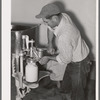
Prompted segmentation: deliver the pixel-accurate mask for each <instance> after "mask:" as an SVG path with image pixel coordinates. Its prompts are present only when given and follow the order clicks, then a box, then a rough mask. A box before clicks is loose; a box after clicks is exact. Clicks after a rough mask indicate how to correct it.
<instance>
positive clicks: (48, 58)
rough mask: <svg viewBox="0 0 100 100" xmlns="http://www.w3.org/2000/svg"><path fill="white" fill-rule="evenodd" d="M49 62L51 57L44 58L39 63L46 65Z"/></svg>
mask: <svg viewBox="0 0 100 100" xmlns="http://www.w3.org/2000/svg"><path fill="white" fill-rule="evenodd" d="M49 60H50V57H49V56H44V57H42V58H41V59H40V61H39V63H40V64H41V65H44V64H47V63H48V61H49Z"/></svg>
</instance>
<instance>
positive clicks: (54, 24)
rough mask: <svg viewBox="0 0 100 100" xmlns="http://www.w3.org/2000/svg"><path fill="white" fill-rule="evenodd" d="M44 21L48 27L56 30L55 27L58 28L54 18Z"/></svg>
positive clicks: (44, 19)
mask: <svg viewBox="0 0 100 100" xmlns="http://www.w3.org/2000/svg"><path fill="white" fill-rule="evenodd" d="M42 20H43V22H45V23H46V24H47V25H48V26H50V27H51V28H54V27H55V26H56V22H55V20H54V19H53V17H52V18H50V19H46V18H43V19H42Z"/></svg>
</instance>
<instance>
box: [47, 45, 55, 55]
mask: <svg viewBox="0 0 100 100" xmlns="http://www.w3.org/2000/svg"><path fill="white" fill-rule="evenodd" d="M47 52H48V53H49V54H51V55H53V54H54V53H55V49H54V48H52V47H48V48H47Z"/></svg>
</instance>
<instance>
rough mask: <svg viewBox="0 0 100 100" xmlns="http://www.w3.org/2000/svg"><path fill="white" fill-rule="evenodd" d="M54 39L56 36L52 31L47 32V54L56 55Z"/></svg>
mask: <svg viewBox="0 0 100 100" xmlns="http://www.w3.org/2000/svg"><path fill="white" fill-rule="evenodd" d="M53 37H54V34H53V32H52V31H50V30H49V29H48V30H47V38H48V50H47V52H48V53H50V54H54V51H55V50H54V48H53V43H52V41H53Z"/></svg>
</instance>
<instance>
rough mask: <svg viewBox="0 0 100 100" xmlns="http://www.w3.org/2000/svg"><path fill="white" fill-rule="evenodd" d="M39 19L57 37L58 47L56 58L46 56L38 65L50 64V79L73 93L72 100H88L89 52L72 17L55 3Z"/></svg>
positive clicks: (43, 11) (62, 88)
mask: <svg viewBox="0 0 100 100" xmlns="http://www.w3.org/2000/svg"><path fill="white" fill-rule="evenodd" d="M36 18H42V20H43V21H44V23H46V25H47V27H48V30H49V31H50V32H51V34H52V33H54V35H55V36H56V46H57V52H56V54H57V55H52V56H44V57H43V58H41V60H40V61H39V62H40V64H42V65H43V64H47V69H48V70H51V72H52V73H51V75H50V79H51V80H52V81H60V82H61V86H60V88H61V90H62V91H63V92H66V93H71V99H72V100H85V95H84V89H85V86H86V78H87V74H88V72H89V58H88V55H89V48H88V46H87V44H86V43H85V41H84V40H83V39H82V38H81V35H80V32H79V30H78V29H77V27H76V26H75V24H74V23H73V22H72V20H71V18H70V17H69V15H68V14H65V13H61V11H60V9H59V8H58V6H57V5H55V4H53V3H51V4H47V5H46V6H44V7H43V8H42V10H41V12H40V14H39V15H37V16H36ZM50 40H51V39H50ZM51 47H52V45H51V46H50V48H51ZM51 51H52V48H51ZM53 53H54V52H53ZM70 87H71V88H70Z"/></svg>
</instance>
